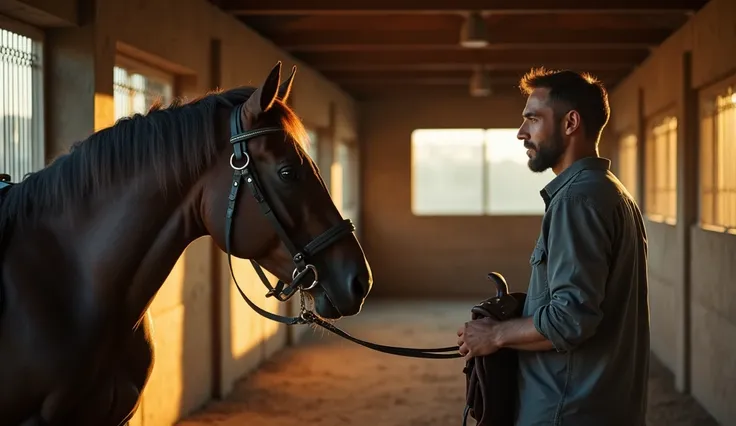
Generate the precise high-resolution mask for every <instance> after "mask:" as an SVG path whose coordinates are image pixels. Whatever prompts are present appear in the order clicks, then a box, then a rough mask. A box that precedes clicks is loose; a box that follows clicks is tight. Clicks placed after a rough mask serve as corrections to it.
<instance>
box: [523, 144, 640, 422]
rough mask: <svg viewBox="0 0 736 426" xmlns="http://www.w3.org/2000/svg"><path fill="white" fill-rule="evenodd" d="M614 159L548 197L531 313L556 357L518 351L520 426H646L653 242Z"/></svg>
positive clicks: (588, 165)
mask: <svg viewBox="0 0 736 426" xmlns="http://www.w3.org/2000/svg"><path fill="white" fill-rule="evenodd" d="M609 168H610V161H609V160H608V159H605V158H600V157H588V158H584V159H581V160H579V161H577V162H575V163H574V164H573V165H572V166H570V167H568V168H567V169H565V170H564V171H563V172H562V173H560V174H559V175H558V176H556V177H555V178H554V179H553V180H552V181H551V182H550V183H549V184H548V185H547V186H546V187H545V188H544V189H543V190H542V191H541V195H542V198H543V199H544V202H545V206H546V209H545V214H544V217H543V220H542V229H541V232H540V235H539V239H538V240H537V243H536V246H535V247H534V250H533V251H532V254H531V259H530V265H531V279H530V282H529V288H528V290H527V300H526V304H525V306H524V313H523V315H524V316H527V317H528V316H531V317H533V321H534V326H535V327H536V329H537V330H538V331H539V332H540V333H541V334H542V335H544V336H545V337H546V338H547V339H549V340H550V341H552V343H553V345H554V349H553V350H551V351H540V352H531V351H519V361H520V365H519V367H520V375H519V385H520V401H519V402H520V409H519V416H518V420H517V426H542V425H565V426H609V425H610V426H640V425H641V426H643V425H645V419H646V407H647V379H648V372H649V361H648V360H649V304H648V282H647V250H648V248H647V238H646V230H645V228H644V221H643V218H642V214H641V212H640V210H639V207H638V206H637V204H636V202H635V201H634V200H633V199H632V197H631V195H630V194H629V193H628V191H627V190H626V189H625V188H624V186H623V185H622V184H621V182H620V181H619V180H618V179H617V178H616V177H615V176H614V175H613V173H611V171H610V170H609Z"/></svg>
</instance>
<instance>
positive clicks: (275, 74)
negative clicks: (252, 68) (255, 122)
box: [245, 61, 281, 116]
mask: <svg viewBox="0 0 736 426" xmlns="http://www.w3.org/2000/svg"><path fill="white" fill-rule="evenodd" d="M280 81H281V61H278V62H277V63H276V66H274V67H273V69H272V70H271V72H270V73H269V74H268V77H266V81H264V82H263V84H261V87H259V88H258V89H256V91H255V92H253V94H252V95H251V96H250V98H248V100H247V101H246V102H245V108H246V109H247V110H248V111H249V112H250V113H251V114H253V115H256V116H257V115H258V114H260V113H262V112H266V111H268V109H269V108H271V105H273V101H274V100H275V99H276V91H277V90H278V88H279V82H280Z"/></svg>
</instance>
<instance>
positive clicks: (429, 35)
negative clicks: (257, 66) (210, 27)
mask: <svg viewBox="0 0 736 426" xmlns="http://www.w3.org/2000/svg"><path fill="white" fill-rule="evenodd" d="M670 33H671V31H669V30H664V29H654V30H634V31H632V30H607V31H599V30H562V31H555V32H550V31H534V30H530V31H515V32H511V31H492V32H490V34H489V35H488V40H489V41H490V45H489V46H488V47H486V48H484V50H499V49H500V50H507V49H537V50H538V49H544V48H551V49H557V50H560V49H597V48H603V49H632V48H633V49H651V48H654V47H656V46H658V45H659V44H660V43H662V41H664V40H665V39H666V38H667V37H668V36H669V34H670ZM269 39H270V40H271V41H273V42H274V43H276V44H277V45H279V46H280V47H281V48H282V49H284V50H287V51H290V52H331V51H346V50H353V51H386V50H428V49H429V50H437V49H443V50H448V49H449V50H453V49H454V50H463V49H464V48H463V47H462V46H460V32H459V30H457V31H452V30H450V31H447V30H445V31H391V32H388V31H381V32H362V31H361V32H355V31H299V32H293V33H274V34H272V35H270V36H269Z"/></svg>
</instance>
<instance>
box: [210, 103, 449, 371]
mask: <svg viewBox="0 0 736 426" xmlns="http://www.w3.org/2000/svg"><path fill="white" fill-rule="evenodd" d="M242 108H243V104H240V105H238V106H236V107H235V108H234V109H233V111H232V113H231V114H230V143H231V144H232V146H233V153H232V154H231V155H230V167H232V169H233V180H232V186H231V187H230V196H229V197H228V206H227V213H226V215H225V249H226V251H227V262H228V266H229V268H230V276H231V277H232V278H233V281H234V282H235V286H236V287H237V288H238V292H240V296H241V297H242V298H243V299H244V300H245V302H246V303H248V305H249V306H250V307H251V309H253V310H254V311H256V312H257V313H258V314H260V315H261V316H263V317H265V318H268V319H270V320H272V321H277V322H280V323H282V324H286V325H296V324H316V325H319V326H320V327H322V328H324V329H326V330H328V331H330V332H332V333H334V334H336V335H338V336H340V337H342V338H344V339H347V340H350V341H352V342H354V343H357V344H359V345H362V346H365V347H367V348H369V349H373V350H376V351H379V352H384V353H387V354H392V355H398V356H405V357H413V358H430V359H452V358H461V357H462V355H460V353H459V352H458V350H459V347H458V346H448V347H443V348H406V347H397V346H387V345H380V344H377V343H371V342H367V341H364V340H361V339H358V338H356V337H353V336H351V335H350V334H348V333H347V332H345V331H343V330H341V329H340V328H338V327H337V326H335V325H333V324H331V323H330V322H327V321H325V320H324V319H322V318H320V317H319V316H318V315H316V314H315V313H313V312H311V311H309V310H307V309H306V307H305V303H304V293H303V292H304V291H307V290H311V289H313V288H314V287H316V286H317V285H318V284H319V274H318V271H317V268H316V267H315V266H314V265H312V264H310V263H308V261H309V259H310V258H311V257H313V256H314V255H316V254H317V253H319V252H320V251H322V250H324V249H325V248H327V247H329V246H330V245H332V244H334V243H335V242H337V241H339V240H340V239H341V238H343V237H345V236H348V235H350V234H352V232H353V231H354V230H355V225H354V224H353V223H352V221H351V220H350V219H344V220H342V221H340V222H339V223H338V224H336V225H334V226H333V227H331V228H329V229H328V230H326V231H325V232H323V233H322V234H320V235H319V236H317V237H316V238H314V239H313V240H312V241H310V242H309V243H308V244H307V245H306V246H304V247H303V248H302V249H301V250H299V249H297V246H296V245H295V244H294V242H293V241H292V240H291V239H290V238H289V236H288V235H287V234H286V232H285V231H284V228H283V226H281V223H280V222H279V220H278V218H277V217H276V215H275V214H274V212H273V210H272V209H271V206H270V205H269V204H268V201H267V200H266V198H265V193H264V191H263V190H262V189H261V185H260V183H259V181H258V175H257V173H256V170H255V167H253V164H252V163H251V161H250V156H249V155H248V144H247V142H248V141H249V140H250V139H253V138H255V137H258V136H263V135H266V134H271V133H281V132H283V130H282V129H280V128H278V127H264V128H259V129H251V130H246V129H243V126H242V124H241V120H240V114H241V111H242ZM236 163H241V164H242V165H240V166H238V165H236ZM243 182H245V184H246V185H247V186H248V189H249V190H250V193H251V194H252V195H253V197H254V198H255V199H256V201H257V202H258V206H259V207H260V209H261V212H262V213H263V214H264V215H265V216H266V217H267V218H268V219H269V221H270V222H271V224H272V225H273V227H274V229H275V230H276V232H277V234H278V235H279V237H280V238H281V240H282V241H283V242H284V244H285V245H286V247H287V248H288V250H289V252H290V253H291V256H292V261H293V262H294V265H295V268H294V272H293V273H292V282H291V284H286V283H284V282H283V281H281V280H279V281H278V282H277V284H276V285H275V286H272V285H271V283H270V282H269V280H268V278H267V277H266V275H265V274H264V273H263V269H261V266H260V265H259V264H258V263H257V262H256V261H254V260H252V259H251V260H250V262H251V264H252V265H253V268H254V269H255V271H256V273H257V274H258V277H259V278H260V279H261V282H263V285H264V286H266V288H267V289H268V293H267V294H266V296H267V297H275V298H276V299H277V300H279V301H281V302H285V301H287V300H289V299H290V298H291V297H292V296H293V295H294V294H295V293H296V291H297V290H299V292H300V297H301V312H300V313H299V315H298V316H295V317H285V316H281V315H277V314H274V313H271V312H268V311H266V310H264V309H262V308H260V307H259V306H258V305H256V304H255V303H253V301H251V300H250V299H249V298H248V296H246V295H245V292H243V290H242V289H241V288H240V284H238V280H237V279H236V278H235V273H234V271H233V265H232V256H231V253H230V247H231V246H230V245H231V238H232V221H233V215H234V214H235V203H236V201H237V198H238V195H239V194H240V192H239V191H240V187H241V186H242V184H243ZM310 271H311V272H312V275H313V276H314V279H313V280H312V282H311V283H309V285H308V286H306V287H305V286H304V285H303V284H304V283H303V281H304V279H305V277H306V276H307V275H308V273H309V272H310Z"/></svg>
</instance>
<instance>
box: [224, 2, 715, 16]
mask: <svg viewBox="0 0 736 426" xmlns="http://www.w3.org/2000/svg"><path fill="white" fill-rule="evenodd" d="M706 2H707V0H646V1H643V0H609V1H590V0H566V1H564V2H563V1H557V2H553V1H549V0H498V1H496V2H493V6H492V7H489V2H488V1H486V0H454V1H451V2H449V1H446V0H424V1H421V2H417V1H414V0H350V1H346V0H321V1H319V2H307V1H305V0H280V1H279V2H278V3H276V2H265V1H263V2H255V1H251V0H216V4H217V5H218V6H219V7H220V8H221V9H223V10H225V11H227V12H229V13H232V14H236V15H278V14H289V15H292V14H329V15H334V14H347V13H351V14H375V13H386V12H391V13H412V14H416V13H424V14H429V13H452V12H458V13H462V12H465V11H468V10H478V11H484V12H488V13H498V14H527V13H540V12H543V13H610V12H616V11H627V12H640V13H650V12H661V13H692V12H694V11H696V10H698V9H699V8H700V7H702V6H703V5H704V4H705V3H706ZM274 5H278V6H274Z"/></svg>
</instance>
